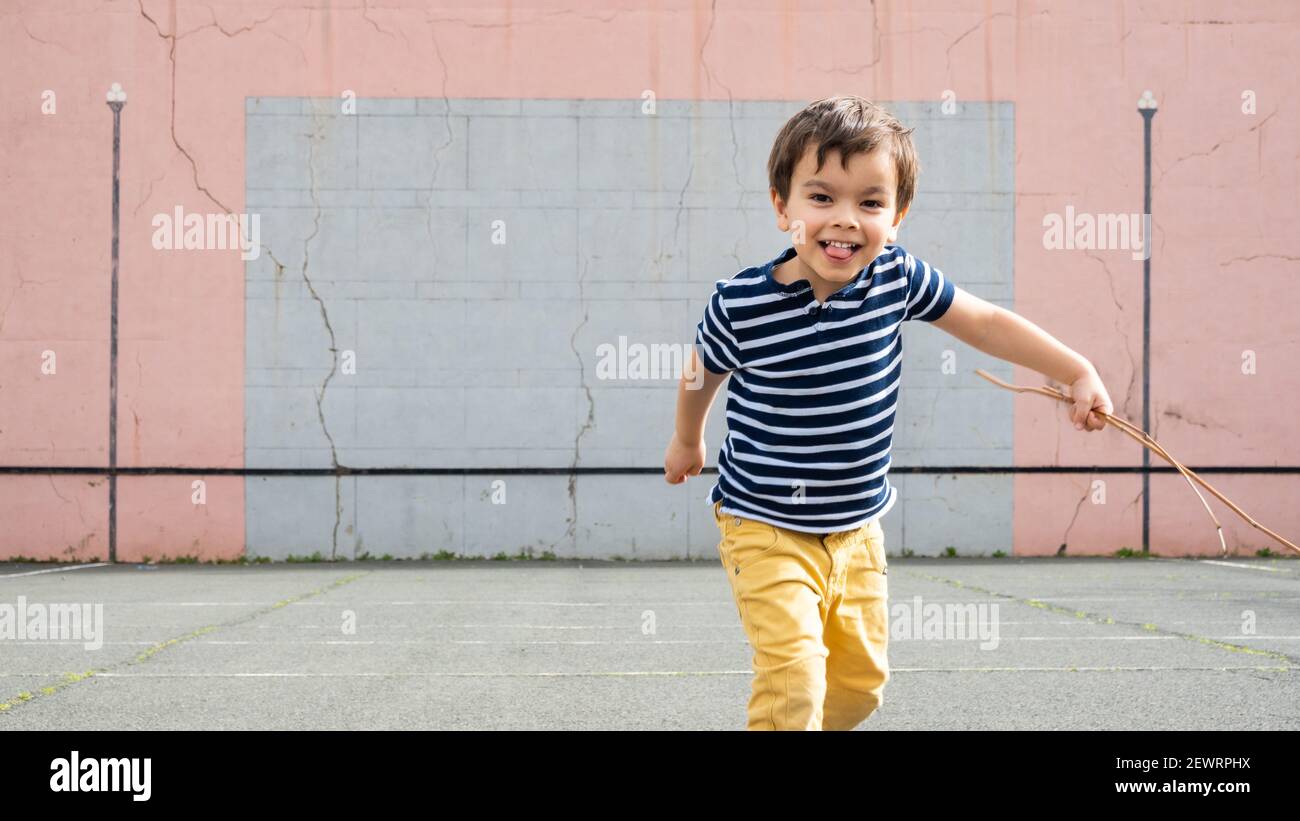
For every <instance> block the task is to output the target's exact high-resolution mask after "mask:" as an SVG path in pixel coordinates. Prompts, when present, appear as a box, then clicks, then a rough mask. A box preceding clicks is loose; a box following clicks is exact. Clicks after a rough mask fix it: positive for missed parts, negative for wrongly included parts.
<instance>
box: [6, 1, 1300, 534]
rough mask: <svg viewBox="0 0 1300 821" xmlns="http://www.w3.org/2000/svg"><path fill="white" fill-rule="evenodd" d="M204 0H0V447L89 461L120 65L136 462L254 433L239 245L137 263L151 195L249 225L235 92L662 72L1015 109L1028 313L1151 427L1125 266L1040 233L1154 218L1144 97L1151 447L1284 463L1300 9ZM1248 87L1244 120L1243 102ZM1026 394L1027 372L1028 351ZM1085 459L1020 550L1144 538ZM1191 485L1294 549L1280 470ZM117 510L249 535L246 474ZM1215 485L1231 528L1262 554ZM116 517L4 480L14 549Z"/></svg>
mask: <svg viewBox="0 0 1300 821" xmlns="http://www.w3.org/2000/svg"><path fill="white" fill-rule="evenodd" d="M210 5H211V7H212V9H213V10H214V11H215V16H214V11H210V10H209V7H208V5H200V4H198V3H188V2H156V1H154V2H149V1H148V0H144V1H143V2H125V0H119V1H118V2H110V3H102V4H101V3H86V2H9V3H6V4H5V9H4V12H3V14H4V17H3V25H0V51H3V53H5V54H6V55H9V56H10V59H9V60H8V61H7V62H8V68H9V71H8V77H7V78H6V81H5V82H4V83H3V84H0V117H2V118H3V124H2V125H0V129H2V130H3V133H4V135H5V136H6V149H7V150H6V151H5V152H4V154H3V158H2V159H0V163H3V180H4V186H3V191H2V192H0V464H5V465H33V466H51V465H53V466H59V465H105V464H107V459H108V449H107V448H108V446H107V442H108V436H107V425H108V383H107V380H108V377H107V374H108V370H109V368H108V358H109V354H108V333H109V327H108V305H109V241H108V237H109V235H110V212H109V205H110V200H109V190H110V180H111V153H110V143H109V140H110V135H111V126H112V117H111V114H110V112H109V110H108V107H107V106H106V105H105V98H104V94H105V91H106V90H107V88H108V86H109V84H110V83H111V82H114V81H117V82H120V83H121V84H122V86H123V87H124V88H125V89H126V91H127V93H128V95H129V99H128V103H127V107H126V111H125V114H124V117H123V124H124V133H123V140H124V143H126V144H129V145H130V146H131V151H129V152H128V153H127V154H126V155H125V163H124V166H123V168H122V171H121V178H122V189H121V202H122V226H123V233H122V240H121V271H122V279H121V292H120V316H121V322H122V332H121V336H120V343H119V344H120V348H119V420H118V421H119V429H118V461H119V464H121V465H124V466H133V465H168V466H176V465H180V466H196V465H198V466H212V467H238V466H240V464H241V462H242V454H243V448H244V445H243V427H242V420H243V408H244V395H243V345H244V327H243V322H244V299H243V263H242V262H241V260H240V259H239V256H238V253H237V252H230V251H226V252H223V251H210V252H203V253H197V254H194V253H189V254H167V253H165V252H158V251H155V250H153V249H152V248H151V247H150V242H149V240H150V234H151V230H152V229H151V228H150V226H149V224H148V221H147V219H144V218H143V217H142V216H141V215H145V214H148V213H152V211H156V210H161V209H163V208H169V207H173V206H174V205H176V204H180V205H182V206H183V207H184V208H185V209H186V210H187V211H189V210H204V211H207V210H212V209H213V208H214V207H215V208H224V209H228V210H231V211H235V212H239V211H242V210H243V190H244V158H243V145H244V130H243V127H244V126H243V123H244V114H243V112H244V98H245V97H246V96H251V95H264V96H280V95H285V96H325V97H337V96H338V95H339V94H340V93H341V91H342V90H343V89H345V88H347V89H352V90H354V91H355V92H356V94H357V95H358V96H360V97H367V96H381V97H382V96H400V97H411V96H435V97H436V96H443V95H446V96H451V97H558V98H572V97H589V98H629V99H635V98H637V97H639V95H640V94H641V92H642V90H643V89H646V88H650V89H653V90H655V92H656V93H657V95H658V96H659V97H660V98H661V99H666V98H698V99H712V100H724V99H727V98H728V97H731V98H735V99H740V98H744V99H809V100H811V99H814V98H817V97H821V96H825V95H827V94H831V93H840V92H852V93H859V94H863V95H864V96H868V97H872V98H877V99H882V100H904V99H907V100H938V99H939V98H940V95H941V94H942V93H943V91H944V90H945V89H951V90H953V91H954V92H955V93H956V95H957V97H958V99H959V100H962V99H965V100H1010V101H1013V102H1014V103H1015V104H1016V125H1015V127H1016V141H1017V144H1016V168H1015V174H1016V182H1017V189H1018V193H1017V201H1016V211H1017V225H1016V260H1015V265H1016V283H1017V285H1016V295H1015V296H1016V309H1017V311H1019V312H1020V313H1022V314H1023V315H1025V316H1027V317H1028V318H1029V319H1031V320H1033V321H1035V322H1038V323H1039V324H1041V325H1043V326H1044V327H1046V328H1047V329H1048V330H1050V331H1051V332H1052V333H1053V334H1055V335H1056V336H1058V337H1059V338H1060V339H1062V340H1063V341H1064V342H1065V343H1066V344H1068V345H1070V346H1071V347H1074V348H1076V349H1078V350H1080V351H1081V352H1083V353H1085V354H1086V355H1088V356H1089V357H1090V358H1092V359H1093V361H1094V362H1095V363H1096V365H1097V366H1098V368H1099V370H1100V372H1101V374H1102V376H1103V378H1104V379H1105V380H1106V382H1107V385H1108V387H1109V388H1110V391H1111V395H1112V397H1113V398H1114V399H1115V402H1116V406H1117V407H1116V411H1117V412H1118V413H1120V414H1121V415H1123V416H1125V417H1126V418H1128V419H1130V420H1132V421H1135V422H1138V423H1140V421H1141V399H1140V393H1139V392H1140V386H1141V377H1140V373H1138V372H1136V371H1135V364H1136V365H1140V357H1141V342H1142V340H1141V320H1142V298H1141V281H1142V279H1141V270H1142V269H1141V263H1140V262H1134V261H1132V260H1130V259H1129V255H1128V252H1120V251H1107V252H1094V253H1093V254H1091V255H1088V254H1083V253H1080V252H1067V251H1048V250H1045V249H1044V248H1043V246H1042V243H1041V241H1040V240H1041V236H1042V227H1041V220H1042V216H1043V214H1044V213H1046V212H1049V211H1050V212H1058V213H1059V212H1062V211H1063V210H1064V208H1065V206H1066V205H1073V206H1074V207H1075V208H1076V210H1079V211H1088V212H1131V211H1136V210H1140V208H1141V197H1142V190H1141V186H1140V183H1141V177H1140V174H1141V167H1142V166H1141V162H1142V157H1141V143H1140V129H1141V120H1140V118H1139V117H1138V115H1137V113H1136V111H1135V104H1136V101H1137V99H1138V96H1139V94H1140V93H1141V92H1142V90H1143V89H1150V90H1152V92H1153V93H1154V94H1155V96H1156V98H1157V99H1158V100H1159V102H1160V110H1159V113H1158V114H1157V116H1156V120H1155V139H1154V146H1153V162H1154V171H1153V184H1154V191H1155V193H1154V211H1155V214H1156V217H1155V231H1156V242H1157V247H1156V253H1155V256H1154V259H1153V283H1154V285H1153V294H1152V303H1153V310H1152V337H1153V352H1152V379H1151V387H1152V396H1153V407H1154V411H1153V418H1154V420H1155V421H1154V422H1153V430H1152V433H1153V434H1154V435H1155V436H1156V437H1157V438H1158V439H1159V440H1160V441H1161V442H1162V443H1163V444H1164V445H1165V446H1166V447H1168V448H1169V449H1170V451H1171V452H1172V453H1174V454H1175V455H1176V456H1177V457H1179V458H1180V459H1181V460H1183V461H1184V462H1186V463H1188V464H1192V465H1197V464H1216V465H1297V464H1300V444H1297V441H1296V439H1297V437H1296V436H1295V435H1294V430H1295V421H1294V411H1293V407H1294V403H1293V401H1290V400H1293V399H1294V398H1295V397H1297V396H1300V368H1297V367H1296V366H1295V363H1296V362H1297V361H1300V311H1297V310H1296V308H1297V303H1298V300H1297V299H1296V297H1295V296H1293V292H1292V291H1290V290H1289V288H1290V287H1292V286H1294V285H1295V283H1296V281H1297V278H1296V275H1297V274H1298V273H1300V232H1297V231H1296V229H1295V225H1296V224H1297V218H1298V217H1300V204H1298V194H1300V176H1298V174H1297V167H1298V166H1297V159H1298V158H1300V157H1298V156H1297V154H1296V146H1297V145H1298V144H1300V139H1298V137H1300V121H1298V116H1297V108H1296V106H1295V99H1296V94H1295V91H1296V85H1297V83H1296V71H1295V55H1296V54H1297V51H1298V48H1300V26H1298V25H1297V22H1298V18H1300V5H1297V4H1296V3H1294V2H1290V1H1289V0H1278V1H1277V2H1257V3H1250V4H1229V5H1228V7H1227V10H1225V9H1224V7H1225V4H1223V3H1219V2H1184V1H1183V0H1178V2H1173V0H1166V2H1145V3H1141V4H1139V3H1136V2H1112V3H1066V2H1060V3H1046V2H1043V3H1033V2H1018V3H1016V2H1005V1H1004V2H993V1H992V0H990V1H989V2H959V1H958V0H949V1H948V2H937V1H936V2H924V3H922V2H918V3H902V2H888V1H887V0H879V2H876V3H875V4H874V5H872V4H867V3H863V4H860V5H861V8H860V9H858V10H855V11H845V10H843V6H844V4H841V3H830V2H813V3H810V2H801V3H799V4H798V5H796V4H794V3H785V4H779V3H775V2H759V0H748V1H747V2H726V0H722V2H718V3H717V7H716V10H715V9H714V8H713V7H712V6H711V5H710V4H707V3H700V4H693V3H687V2H666V3H656V4H653V5H652V6H650V7H649V8H646V7H645V6H643V5H640V4H631V3H613V2H605V3H585V4H582V3H575V2H566V3H563V4H560V3H555V4H547V3H540V2H530V3H521V4H517V5H514V4H503V5H500V6H499V7H496V8H484V6H486V5H487V4H476V5H477V6H478V8H475V9H466V8H454V7H442V6H437V7H434V8H428V9H426V8H425V7H424V5H425V4H419V3H414V2H406V3H393V2H383V1H382V0H375V2H373V3H371V4H370V8H369V9H366V8H364V7H363V6H362V5H361V4H360V3H354V4H353V7H351V8H334V9H332V10H325V9H324V7H325V6H327V5H331V4H327V3H323V2H318V3H317V4H316V5H317V6H318V8H312V7H311V5H312V4H311V3H310V2H305V3H304V2H299V3H296V4H294V5H285V4H280V3H275V2H245V3H212V4H210ZM764 44H765V45H766V46H767V47H766V48H763V47H756V45H760V46H761V45H764ZM444 67H445V69H444ZM45 89H51V90H53V91H55V92H56V94H57V113H56V114H54V115H47V114H42V112H41V103H42V99H41V94H42V91H43V90H45ZM1246 89H1249V90H1252V91H1253V92H1254V93H1255V95H1256V97H1257V101H1258V102H1257V105H1258V113H1257V114H1255V115H1246V114H1243V113H1242V112H1241V94H1242V92H1243V90H1246ZM923 160H924V158H923ZM214 203H215V205H214ZM950 273H951V274H952V275H953V277H954V279H955V280H956V281H957V282H959V283H960V282H961V274H960V272H959V271H951V272H950ZM1284 288H1286V289H1288V290H1285V291H1284V290H1283V289H1284ZM1121 306H1122V307H1121ZM47 349H49V350H53V351H55V352H56V354H57V357H58V359H57V374H56V375H53V376H48V375H42V373H41V371H40V367H41V352H42V351H45V350H47ZM1244 349H1251V350H1254V351H1255V352H1256V355H1257V357H1258V373H1256V374H1254V375H1249V376H1248V375H1243V374H1242V373H1241V371H1240V363H1241V353H1242V351H1243V350H1244ZM1135 374H1136V379H1135ZM1016 380H1017V381H1018V382H1020V383H1022V384H1040V383H1041V381H1042V380H1041V378H1040V377H1038V376H1037V375H1036V374H1033V373H1032V372H1029V371H1025V370H1023V369H1018V372H1017V374H1016ZM990 390H998V389H996V388H993V387H992V386H990ZM1015 408H1016V411H1015V412H1016V445H1015V447H1016V462H1017V463H1018V464H1023V465H1048V464H1057V463H1060V464H1112V465H1123V464H1137V463H1138V462H1139V461H1140V458H1141V454H1140V450H1139V449H1138V446H1137V445H1136V444H1135V443H1133V442H1132V441H1131V440H1128V439H1127V438H1125V437H1123V436H1121V435H1120V434H1118V433H1117V432H1113V431H1107V432H1105V433H1098V434H1089V435H1085V434H1081V433H1077V432H1075V431H1074V430H1073V428H1071V427H1069V426H1068V425H1067V424H1066V420H1065V417H1064V411H1063V410H1062V409H1058V408H1055V407H1053V406H1052V403H1051V402H1049V401H1048V400H1046V399H1043V398H1041V397H1033V396H1031V397H1024V398H1019V399H1017V401H1016V406H1015ZM196 478H206V479H207V505H206V506H203V507H195V506H194V505H192V504H191V503H190V501H189V499H190V494H191V482H193V481H194V480H195V479H196ZM1104 478H1106V479H1107V485H1108V489H1107V495H1108V503H1107V504H1106V505H1104V506H1093V505H1088V504H1084V505H1082V506H1080V505H1079V504H1078V503H1079V499H1080V498H1081V496H1082V494H1083V490H1084V488H1085V487H1086V482H1087V479H1088V477H1085V476H1081V475H1074V476H1061V477H1042V476H1031V477H1026V478H1024V479H1021V480H1019V481H1017V483H1016V495H1015V510H1016V514H1015V515H1016V519H1015V522H1016V529H1015V533H1016V535H1015V550H1016V552H1017V553H1022V554H1032V553H1045V552H1046V553H1050V552H1055V547H1056V546H1057V545H1058V544H1059V543H1060V542H1061V540H1062V535H1063V534H1064V533H1065V532H1066V529H1067V528H1070V529H1071V535H1070V542H1071V551H1072V552H1076V553H1077V552H1086V551H1088V550H1094V551H1098V552H1101V551H1106V552H1108V551H1110V550H1113V549H1114V548H1115V547H1116V546H1117V545H1120V544H1128V545H1130V546H1135V547H1136V546H1138V545H1140V540H1141V535H1140V527H1141V515H1140V507H1141V506H1140V502H1134V501H1133V500H1134V498H1135V489H1136V488H1138V487H1140V477H1137V476H1118V475H1112V476H1108V477H1104ZM1207 478H1208V479H1209V480H1210V481H1211V482H1213V483H1214V484H1215V485H1216V486H1217V487H1219V488H1220V489H1221V490H1222V491H1223V492H1225V493H1226V494H1227V495H1228V496H1229V497H1230V498H1233V499H1234V500H1236V501H1237V502H1238V503H1239V504H1242V505H1243V506H1244V507H1245V509H1246V510H1247V512H1249V513H1251V514H1252V515H1254V516H1255V517H1256V518H1258V519H1260V520H1261V521H1263V522H1264V523H1265V524H1268V525H1270V526H1271V527H1273V528H1274V529H1276V530H1279V531H1280V532H1282V533H1283V535H1288V536H1290V537H1294V536H1295V535H1296V534H1298V533H1300V512H1297V509H1296V506H1295V505H1294V498H1295V489H1296V477H1294V476H1272V477H1270V476H1207ZM1152 497H1153V504H1152V511H1153V513H1152V522H1151V533H1152V547H1153V549H1154V550H1156V551H1163V550H1169V551H1172V552H1177V553H1182V552H1184V551H1190V552H1200V551H1199V548H1205V552H1208V551H1210V549H1211V548H1213V549H1216V550H1217V541H1215V540H1214V533H1213V529H1212V527H1211V526H1210V523H1209V520H1208V518H1207V517H1206V516H1205V515H1204V511H1203V510H1201V508H1200V504H1199V502H1197V500H1196V499H1195V497H1194V496H1193V494H1192V493H1191V491H1190V490H1188V489H1187V487H1186V485H1185V484H1184V483H1183V481H1182V479H1180V478H1178V477H1177V476H1172V477H1163V476H1161V477H1157V478H1155V479H1154V480H1153V482H1152ZM118 503H119V518H118V538H119V553H120V555H119V558H122V559H135V558H139V557H140V556H141V555H145V554H148V555H152V556H155V557H157V556H159V555H164V554H167V555H186V554H188V555H197V556H198V557H200V558H204V559H210V558H218V557H232V556H237V555H239V554H240V553H241V552H242V550H243V532H244V523H243V511H244V504H243V482H242V480H241V479H239V478H238V477H224V476H221V477H195V476H163V477H122V478H119V498H118ZM1212 504H1214V505H1215V509H1216V511H1217V512H1219V515H1220V520H1221V521H1223V523H1224V525H1225V529H1226V532H1227V534H1228V536H1229V545H1230V546H1233V547H1239V548H1241V549H1242V550H1248V551H1251V552H1253V550H1254V549H1256V548H1257V547H1260V546H1263V545H1265V544H1268V543H1269V542H1268V540H1267V537H1265V536H1263V534H1260V533H1258V532H1256V531H1254V530H1252V529H1250V528H1249V527H1248V526H1247V525H1245V524H1244V523H1242V522H1240V520H1238V519H1237V518H1236V517H1235V515H1234V514H1232V513H1231V512H1230V511H1228V510H1227V509H1226V508H1224V507H1223V506H1222V505H1218V504H1217V503H1216V502H1213V501H1212ZM1076 509H1077V515H1076ZM106 512H107V480H106V479H105V478H104V477H97V476H74V475H56V476H53V477H49V476H41V475H27V474H21V475H14V474H7V475H0V520H2V521H3V522H4V523H5V525H6V526H5V527H4V528H3V530H2V532H0V556H13V555H18V554H22V555H27V556H33V557H40V558H62V559H70V558H71V559H85V558H89V557H92V556H99V557H103V556H105V555H106V554H107V523H106ZM1072 520H1073V524H1072V525H1071V522H1072ZM162 540H165V543H166V547H167V549H163V548H162V547H160V543H161V541H162ZM1076 545H1078V548H1077V549H1076V547H1075V546H1076ZM1274 546H1275V547H1276V545H1274Z"/></svg>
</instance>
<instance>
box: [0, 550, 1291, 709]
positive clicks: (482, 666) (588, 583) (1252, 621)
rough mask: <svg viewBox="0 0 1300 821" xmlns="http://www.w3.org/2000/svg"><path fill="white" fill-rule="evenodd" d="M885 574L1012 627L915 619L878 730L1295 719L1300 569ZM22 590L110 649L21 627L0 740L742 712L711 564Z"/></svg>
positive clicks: (1255, 565)
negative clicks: (77, 608)
mask: <svg viewBox="0 0 1300 821" xmlns="http://www.w3.org/2000/svg"><path fill="white" fill-rule="evenodd" d="M889 579H890V600H891V609H892V611H893V612H894V614H895V619H894V625H893V626H894V628H895V629H898V628H899V627H900V626H902V625H905V624H907V623H908V622H909V621H910V620H911V619H912V617H913V616H922V617H923V618H922V619H921V621H922V622H924V621H925V619H926V618H930V616H931V615H933V613H930V615H927V613H928V612H929V611H926V610H925V607H926V606H931V608H932V609H933V607H932V606H934V605H947V604H955V603H963V604H966V605H976V607H975V608H968V610H967V611H966V612H968V613H973V612H975V611H976V610H978V611H979V612H980V615H981V616H982V617H983V626H984V628H986V629H987V628H990V627H991V626H992V625H993V624H996V626H997V630H998V632H997V641H996V642H992V641H990V635H991V634H989V633H987V632H986V633H984V634H983V636H982V640H981V638H980V637H974V633H973V632H970V633H967V636H966V637H959V636H956V635H954V634H951V633H950V634H948V635H946V636H945V637H932V638H925V637H924V635H923V634H917V635H910V634H909V635H905V636H903V635H901V634H900V633H895V635H894V637H893V639H891V643H890V661H891V665H892V668H893V677H892V679H891V680H890V683H889V685H888V686H887V688H886V690H885V704H884V706H883V707H882V708H881V709H880V710H879V711H877V713H876V714H874V715H873V716H872V717H871V718H870V719H868V720H867V721H866V722H865V723H864V724H862V725H861V727H860V728H859V729H862V730H872V729H881V730H885V729H888V730H900V729H1033V730H1055V729H1087V730H1100V729H1112V730H1163V729H1177V730H1190V729H1213V730H1229V729H1231V730H1243V729H1252V730H1253V729H1268V730H1280V729H1289V730H1295V729H1300V562H1297V561H1289V560H1276V559H1273V560H1267V559H1264V560H1260V559H1254V560H1231V561H1223V562H1216V561H1197V560H1142V559H1066V558H1063V559H920V558H912V559H904V558H893V559H891V560H890V569H889ZM20 596H22V597H24V598H25V603H26V606H27V608H28V613H29V615H30V612H31V609H32V607H33V605H35V604H51V603H78V602H80V603H88V604H91V605H94V604H97V603H98V604H102V605H103V609H102V613H103V616H102V618H103V633H102V634H101V638H102V639H103V646H102V647H100V648H99V649H90V650H88V649H86V648H85V647H84V646H83V642H82V641H76V640H69V641H53V640H49V639H46V640H40V639H37V640H20V639H19V638H3V639H0V730H6V729H30V730H48V729H72V730H99V729H130V730H142V729H465V730H470V729H607V730H616V729H617V730H623V729H655V730H659V729H719V730H721V729H742V728H743V727H744V722H745V704H746V700H747V698H748V694H749V688H750V678H751V673H750V667H749V663H750V651H749V647H748V645H747V644H746V642H745V638H744V634H743V632H742V630H741V627H740V622H739V618H738V616H737V612H736V608H735V605H734V603H733V602H732V599H731V597H730V591H729V588H728V584H727V580H726V578H725V577H724V575H723V571H722V568H721V567H720V566H719V565H718V564H717V563H716V562H699V563H681V562H679V563H671V562H664V563H637V564H630V563H619V562H589V561H584V562H541V561H531V562H522V561H510V562H490V561H479V562H359V563H350V564H335V565H331V564H277V565H250V566H198V565H168V566H141V565H118V566H107V565H105V566H89V567H81V568H75V569H68V568H59V567H55V566H48V565H31V564H0V608H4V607H6V606H8V607H12V608H14V610H15V611H16V609H17V604H18V597H20ZM918 596H919V597H920V599H919V600H918V599H916V598H915V597H918ZM992 605H996V606H997V609H996V611H994V610H993V609H992ZM90 612H92V613H93V607H91V608H90ZM958 615H960V614H959V613H957V612H954V613H951V614H950V613H947V612H940V614H939V616H940V617H942V618H944V619H948V618H953V619H955V618H957V617H958ZM932 623H933V624H934V625H939V624H940V621H938V620H937V619H935V620H933V621H932ZM956 623H957V622H953V624H956ZM0 624H3V620H2V618H0ZM349 628H352V629H351V630H350V629H349ZM1252 631H1253V632H1252ZM903 632H906V631H903ZM91 671H93V674H92V675H86V674H87V673H88V672H91Z"/></svg>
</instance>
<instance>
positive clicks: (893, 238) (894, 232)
mask: <svg viewBox="0 0 1300 821" xmlns="http://www.w3.org/2000/svg"><path fill="white" fill-rule="evenodd" d="M908 207H909V208H910V207H911V206H908ZM905 216H907V208H904V209H903V210H902V211H899V212H898V213H897V214H895V215H894V224H893V225H892V226H890V228H889V242H891V243H894V242H898V225H899V223H901V222H902V221H903V217H905Z"/></svg>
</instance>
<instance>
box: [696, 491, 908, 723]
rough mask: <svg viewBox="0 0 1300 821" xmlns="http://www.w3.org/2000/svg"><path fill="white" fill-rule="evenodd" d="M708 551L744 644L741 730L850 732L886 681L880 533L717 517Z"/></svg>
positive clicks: (873, 527)
mask: <svg viewBox="0 0 1300 821" xmlns="http://www.w3.org/2000/svg"><path fill="white" fill-rule="evenodd" d="M721 506H722V503H721V502H717V503H715V504H714V506H713V515H714V517H715V518H716V519H717V524H718V529H719V530H720V531H721V533H722V539H721V541H720V542H719V543H718V555H719V557H720V558H721V559H722V566H723V567H724V568H725V569H726V571H727V578H728V580H729V581H730V582H731V592H732V594H733V596H734V597H735V600H736V610H737V612H738V613H739V614H740V621H741V624H742V625H743V626H744V629H745V635H746V637H747V638H748V639H749V644H750V647H752V648H753V651H754V657H753V668H754V682H753V691H752V693H751V694H750V698H749V724H748V726H749V729H751V730H851V729H853V728H854V727H856V726H857V725H858V724H860V723H861V722H862V721H863V720H864V719H866V717H867V716H869V715H871V713H872V712H873V711H875V709H876V708H877V707H879V706H880V705H881V704H883V703H884V689H885V682H887V681H888V680H889V661H888V659H887V658H886V652H887V650H888V642H889V612H888V602H887V600H888V596H889V591H888V585H887V579H886V573H887V572H888V564H887V562H886V560H885V536H884V531H883V529H882V528H881V526H880V522H879V520H876V519H873V520H872V521H870V522H868V523H867V524H865V525H863V526H862V527H860V528H858V529H856V530H849V531H845V532H842V533H829V534H817V533H802V532H800V531H797V530H789V529H787V528H783V527H775V526H773V525H770V524H767V523H766V522H760V521H756V520H754V519H748V518H744V517H737V516H733V515H730V514H723V513H721V512H720V511H719V508H720V507H721Z"/></svg>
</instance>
